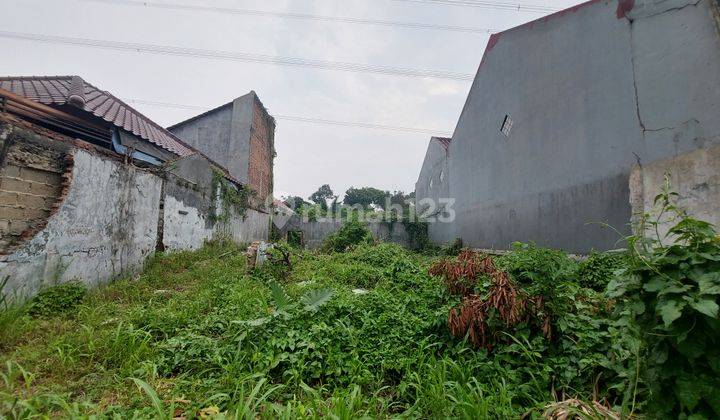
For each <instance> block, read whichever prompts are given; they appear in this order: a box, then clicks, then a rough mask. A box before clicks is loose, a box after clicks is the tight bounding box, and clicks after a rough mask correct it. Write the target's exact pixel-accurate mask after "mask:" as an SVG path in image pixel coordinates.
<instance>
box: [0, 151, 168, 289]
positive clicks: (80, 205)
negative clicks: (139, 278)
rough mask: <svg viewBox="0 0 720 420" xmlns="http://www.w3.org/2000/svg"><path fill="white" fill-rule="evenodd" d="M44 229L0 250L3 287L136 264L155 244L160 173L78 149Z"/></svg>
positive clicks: (101, 275) (88, 277)
mask: <svg viewBox="0 0 720 420" xmlns="http://www.w3.org/2000/svg"><path fill="white" fill-rule="evenodd" d="M71 179H72V181H71V182H70V186H69V188H68V191H67V194H66V196H65V197H64V199H63V201H62V203H61V204H60V205H59V207H58V209H57V211H56V212H55V214H53V215H52V216H51V217H50V218H49V220H48V221H47V225H46V226H45V228H44V229H42V230H41V231H40V232H38V233H37V234H36V235H34V236H33V237H32V238H31V239H29V240H28V241H27V242H25V243H24V244H22V245H21V246H20V247H19V248H18V249H16V250H15V251H14V252H12V253H10V254H8V255H5V256H2V257H0V278H4V277H6V276H9V279H10V280H9V282H8V284H7V285H6V287H5V289H4V293H7V294H15V295H17V296H30V295H32V294H34V293H36V292H37V291H38V290H39V289H40V288H41V287H43V286H46V285H48V284H52V283H54V282H62V281H68V280H72V279H82V280H83V281H84V282H86V283H88V284H90V285H95V284H98V283H100V282H102V281H105V280H107V279H111V278H114V277H116V276H118V275H121V274H123V273H127V272H131V271H134V270H136V269H137V268H139V267H140V266H141V265H142V264H143V262H144V261H145V259H146V258H147V257H148V256H149V255H150V254H151V253H152V252H153V251H154V250H155V243H156V238H157V232H156V229H157V221H158V203H159V201H160V190H161V184H162V180H161V179H160V178H159V177H157V176H155V175H153V174H151V173H148V172H146V171H143V170H141V169H138V168H135V167H132V166H127V165H123V164H122V163H121V162H119V161H117V160H113V159H109V158H104V157H101V156H98V155H95V154H92V153H90V152H87V151H85V150H80V149H76V150H75V151H74V152H73V167H72V177H71Z"/></svg>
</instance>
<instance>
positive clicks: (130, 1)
mask: <svg viewBox="0 0 720 420" xmlns="http://www.w3.org/2000/svg"><path fill="white" fill-rule="evenodd" d="M83 1H87V2H95V3H107V4H116V5H122V6H144V7H152V8H157V9H169V10H190V11H200V12H215V13H224V14H232V15H243V16H262V17H277V18H285V19H303V20H314V21H321V22H338V23H351V24H357V25H376V26H390V27H399V28H408V29H429V30H439V31H453V32H469V33H481V34H491V33H493V32H497V31H496V30H495V29H489V28H475V27H470V26H453V25H438V24H432V23H420V22H398V21H391V20H376V19H363V18H354V17H344V16H322V15H312V14H307V13H286V12H270V11H265V10H251V9H231V8H226V7H214V6H195V5H188V4H175V3H155V2H146V1H138V0H83Z"/></svg>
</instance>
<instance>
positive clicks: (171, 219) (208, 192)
mask: <svg viewBox="0 0 720 420" xmlns="http://www.w3.org/2000/svg"><path fill="white" fill-rule="evenodd" d="M215 194H216V192H215V191H213V172H212V167H211V166H210V163H209V162H208V161H207V159H205V158H203V157H202V156H200V155H192V156H188V157H186V158H183V159H178V160H177V161H175V162H173V163H172V165H171V167H170V168H169V169H168V171H167V176H166V179H165V186H164V202H163V229H162V239H161V242H162V247H163V248H164V249H167V250H181V249H198V248H200V247H201V246H203V244H204V243H205V241H208V240H210V239H212V238H213V229H214V221H213V218H212V206H213V205H212V203H213V200H215Z"/></svg>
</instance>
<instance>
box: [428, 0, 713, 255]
mask: <svg viewBox="0 0 720 420" xmlns="http://www.w3.org/2000/svg"><path fill="white" fill-rule="evenodd" d="M633 3H634V7H632V6H633ZM711 4H712V3H711V2H710V1H708V0H699V1H698V0H695V1H690V0H686V1H682V0H676V1H661V0H637V1H635V2H630V1H624V0H621V1H616V0H614V1H606V0H602V1H600V0H598V1H592V2H589V3H586V4H584V5H581V6H578V7H575V8H573V9H570V10H568V11H564V12H561V13H558V14H555V15H552V16H549V17H546V18H543V19H540V20H538V21H534V22H531V23H528V24H526V25H523V26H520V27H517V28H514V29H511V30H508V31H506V32H503V33H501V34H497V35H494V36H493V37H492V38H491V40H490V42H489V43H488V47H487V49H486V52H485V56H484V58H483V62H482V63H481V66H480V69H479V70H478V73H477V76H476V78H475V80H474V82H473V86H472V88H471V91H470V94H469V96H468V99H467V102H466V104H465V107H464V109H463V112H462V114H461V116H460V119H459V122H458V125H457V127H456V130H455V133H454V135H453V141H452V144H451V145H450V161H449V164H450V167H451V168H452V172H451V173H450V174H449V175H450V196H451V197H454V198H456V206H455V208H456V211H457V218H456V222H455V223H454V224H453V225H451V226H446V227H445V228H444V229H446V233H449V234H450V236H454V235H457V236H460V237H462V238H463V240H464V241H465V243H466V244H468V245H471V246H476V247H482V248H506V247H507V246H508V245H509V244H510V243H511V242H512V241H516V240H520V241H536V242H537V243H538V244H540V245H544V246H552V247H559V248H565V249H567V250H569V251H572V252H578V253H585V252H587V251H589V250H590V249H592V248H596V249H608V248H615V247H617V246H618V243H617V240H618V238H619V235H618V234H616V233H615V232H613V231H612V230H610V229H606V228H603V227H602V225H601V224H602V223H607V224H609V225H612V226H614V227H615V228H616V229H618V230H620V232H622V233H629V220H630V215H631V208H630V204H629V199H630V195H629V188H628V180H629V175H630V170H631V167H632V166H633V165H634V164H636V163H637V162H638V161H640V162H641V163H643V164H644V165H645V164H648V163H651V162H653V161H655V160H658V159H662V158H665V157H668V156H673V155H677V154H681V153H684V152H687V151H690V150H693V149H697V148H699V147H702V146H704V145H709V144H713V143H716V142H718V141H719V140H720V119H719V118H717V115H718V110H719V109H720V43H719V38H718V32H717V26H716V24H717V22H716V21H715V19H714V16H713V10H712V7H714V6H711ZM506 115H508V116H510V117H511V118H512V120H513V121H514V125H513V127H512V130H511V132H510V135H509V136H508V137H506V136H505V135H503V134H502V133H501V131H500V129H501V125H502V122H503V120H504V118H505V116H506ZM440 228H441V229H443V227H440Z"/></svg>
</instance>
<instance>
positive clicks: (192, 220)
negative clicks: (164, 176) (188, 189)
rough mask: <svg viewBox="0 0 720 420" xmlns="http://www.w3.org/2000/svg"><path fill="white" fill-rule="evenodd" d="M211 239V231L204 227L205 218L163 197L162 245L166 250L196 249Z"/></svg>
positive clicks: (197, 212)
mask: <svg viewBox="0 0 720 420" xmlns="http://www.w3.org/2000/svg"><path fill="white" fill-rule="evenodd" d="M212 237H213V230H212V229H208V228H207V227H206V221H205V217H204V216H203V215H202V214H201V213H200V211H199V210H198V209H196V208H195V207H191V206H187V205H185V203H183V202H182V201H180V200H177V199H175V197H173V196H171V195H165V220H164V229H163V244H164V245H165V248H166V249H168V250H182V249H198V248H200V247H202V246H203V243H205V241H206V240H209V239H212Z"/></svg>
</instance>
